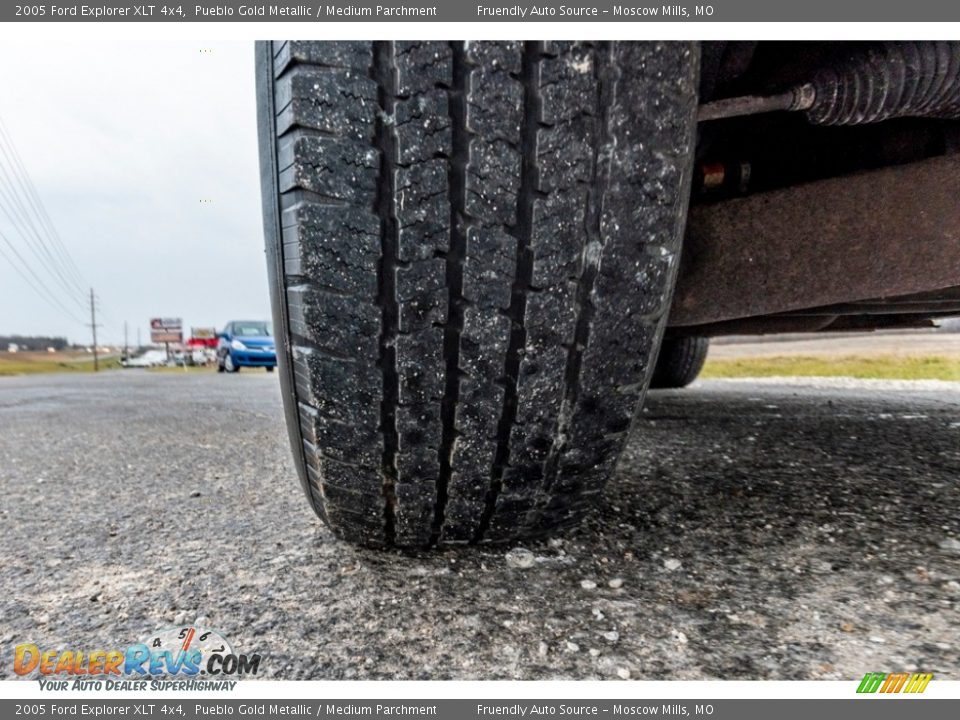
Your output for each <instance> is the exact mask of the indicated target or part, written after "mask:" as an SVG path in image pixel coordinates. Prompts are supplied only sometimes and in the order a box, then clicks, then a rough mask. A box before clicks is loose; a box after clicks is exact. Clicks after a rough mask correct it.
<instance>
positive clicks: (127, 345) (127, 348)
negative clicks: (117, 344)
mask: <svg viewBox="0 0 960 720" xmlns="http://www.w3.org/2000/svg"><path fill="white" fill-rule="evenodd" d="M128 357H130V343H128V342H127V321H126V320H124V321H123V359H124V360H126V359H127V358H128Z"/></svg>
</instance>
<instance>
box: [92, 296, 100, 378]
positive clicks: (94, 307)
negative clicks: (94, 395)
mask: <svg viewBox="0 0 960 720" xmlns="http://www.w3.org/2000/svg"><path fill="white" fill-rule="evenodd" d="M90 329H91V330H92V331H93V371H94V372H99V371H100V360H99V359H98V358H97V301H96V299H95V297H94V294H93V288H90Z"/></svg>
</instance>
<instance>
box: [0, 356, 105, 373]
mask: <svg viewBox="0 0 960 720" xmlns="http://www.w3.org/2000/svg"><path fill="white" fill-rule="evenodd" d="M119 367H120V359H119V358H115V357H111V358H104V359H102V360H100V369H101V370H115V369H117V368H119ZM86 372H93V358H92V357H64V356H62V355H53V356H52V357H47V356H41V355H39V354H37V355H34V354H28V353H0V376H5V375H7V376H9V375H37V374H46V373H86Z"/></svg>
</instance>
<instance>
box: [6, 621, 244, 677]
mask: <svg viewBox="0 0 960 720" xmlns="http://www.w3.org/2000/svg"><path fill="white" fill-rule="evenodd" d="M260 662H261V656H260V655H259V654H257V653H252V654H244V653H236V652H234V650H233V648H232V647H231V646H230V643H229V642H227V640H226V638H225V637H224V636H223V635H222V634H221V633H219V632H217V631H216V630H210V629H206V628H203V627H199V626H198V625H197V624H194V625H186V626H178V627H170V628H165V629H163V630H160V631H158V632H155V633H152V634H151V635H149V636H148V637H146V638H143V639H142V640H141V642H138V643H134V644H132V645H130V646H128V647H126V648H125V649H122V650H120V649H116V650H74V649H63V648H44V649H41V648H40V647H39V646H37V645H35V644H33V643H21V644H18V645H17V646H16V648H15V649H14V657H13V670H14V672H15V673H16V674H17V675H20V676H23V677H36V678H37V679H38V680H39V681H40V689H41V690H120V691H123V690H133V691H142V690H147V689H150V690H232V689H233V688H234V686H235V685H236V684H237V680H238V679H240V678H243V677H247V676H250V675H256V674H257V673H258V672H259V671H260Z"/></svg>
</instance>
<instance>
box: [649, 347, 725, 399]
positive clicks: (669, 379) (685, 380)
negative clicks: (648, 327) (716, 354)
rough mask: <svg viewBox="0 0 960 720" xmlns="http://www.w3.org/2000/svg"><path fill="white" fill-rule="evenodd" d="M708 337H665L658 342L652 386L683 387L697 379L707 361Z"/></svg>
mask: <svg viewBox="0 0 960 720" xmlns="http://www.w3.org/2000/svg"><path fill="white" fill-rule="evenodd" d="M709 349H710V339H709V338H705V337H696V336H693V335H688V336H683V337H667V338H664V340H663V342H662V343H661V344H660V354H659V355H658V356H657V365H656V369H655V370H654V371H653V379H652V380H651V381H650V387H652V388H683V387H686V386H687V385H689V384H690V383H692V382H693V381H694V380H696V379H697V375H699V374H700V371H701V370H703V364H704V363H705V362H706V361H707V351H708V350H709Z"/></svg>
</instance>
